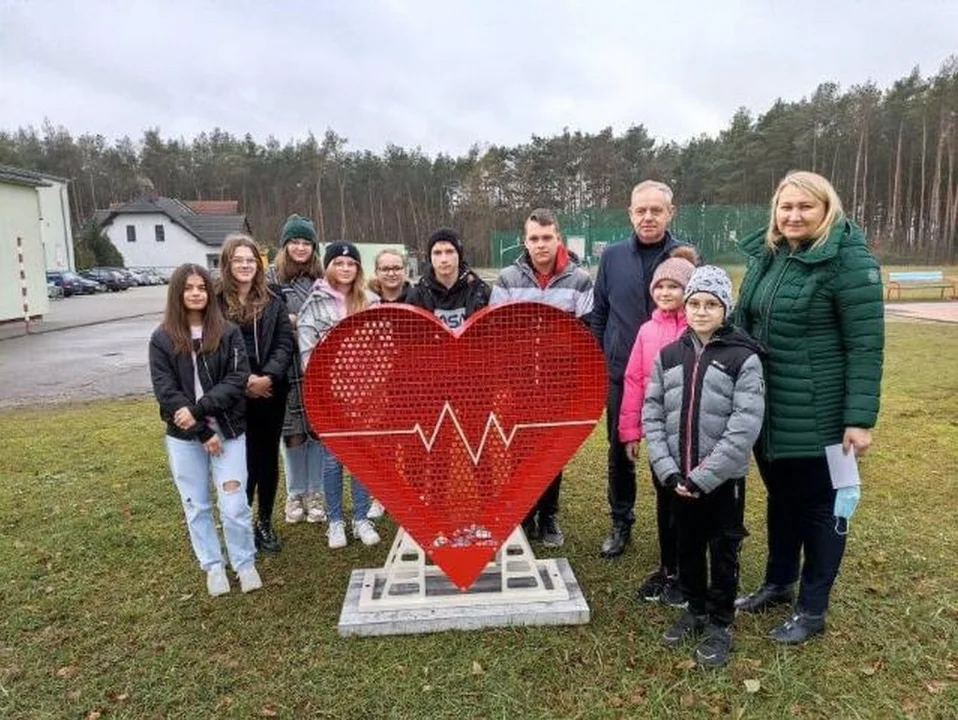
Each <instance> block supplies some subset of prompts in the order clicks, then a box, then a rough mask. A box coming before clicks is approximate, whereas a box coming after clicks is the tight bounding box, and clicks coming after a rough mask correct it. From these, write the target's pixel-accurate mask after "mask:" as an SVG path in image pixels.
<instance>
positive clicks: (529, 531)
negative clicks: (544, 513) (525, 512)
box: [522, 515, 539, 542]
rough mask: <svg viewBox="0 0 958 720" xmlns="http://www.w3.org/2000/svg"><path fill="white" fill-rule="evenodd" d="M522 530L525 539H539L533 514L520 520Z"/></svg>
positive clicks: (530, 540) (531, 540)
mask: <svg viewBox="0 0 958 720" xmlns="http://www.w3.org/2000/svg"><path fill="white" fill-rule="evenodd" d="M522 532H524V533H525V534H526V540H528V541H529V542H533V541H535V540H538V539H539V527H538V526H537V525H536V516H535V515H530V516H529V517H527V518H526V519H525V520H523V521H522Z"/></svg>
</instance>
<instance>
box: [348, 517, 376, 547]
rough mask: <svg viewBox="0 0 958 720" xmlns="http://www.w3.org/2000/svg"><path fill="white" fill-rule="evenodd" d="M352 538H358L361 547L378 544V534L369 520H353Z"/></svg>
mask: <svg viewBox="0 0 958 720" xmlns="http://www.w3.org/2000/svg"><path fill="white" fill-rule="evenodd" d="M353 537H354V538H359V539H360V540H361V541H362V543H363V545H375V544H377V543H378V542H379V540H380V538H379V533H378V532H376V528H375V527H373V524H372V522H371V521H369V520H353Z"/></svg>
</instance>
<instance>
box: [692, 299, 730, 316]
mask: <svg viewBox="0 0 958 720" xmlns="http://www.w3.org/2000/svg"><path fill="white" fill-rule="evenodd" d="M685 307H687V308H688V309H689V310H691V311H692V312H698V311H699V310H704V311H705V312H709V313H713V312H718V311H719V310H724V309H725V306H724V305H723V304H722V303H720V302H719V301H718V300H689V301H688V302H687V303H685Z"/></svg>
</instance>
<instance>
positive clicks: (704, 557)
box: [675, 478, 746, 627]
mask: <svg viewBox="0 0 958 720" xmlns="http://www.w3.org/2000/svg"><path fill="white" fill-rule="evenodd" d="M675 514H676V520H677V521H678V531H679V587H680V588H681V590H682V594H683V595H684V596H685V599H686V600H688V602H689V612H691V613H693V614H694V615H708V618H709V622H711V623H713V624H715V625H720V626H723V627H728V626H729V625H731V624H732V620H733V619H734V618H735V594H736V592H737V591H738V553H739V548H740V547H741V545H742V538H744V537H745V535H746V533H745V525H744V521H745V479H744V478H737V479H735V480H728V481H726V482H725V483H723V484H722V485H719V486H718V487H717V488H716V489H715V490H713V491H712V492H710V493H709V494H707V495H704V494H703V495H700V496H699V497H698V498H695V499H692V500H689V499H686V498H682V497H678V496H676V502H675Z"/></svg>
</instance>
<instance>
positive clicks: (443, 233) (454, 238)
mask: <svg viewBox="0 0 958 720" xmlns="http://www.w3.org/2000/svg"><path fill="white" fill-rule="evenodd" d="M437 242H447V243H451V244H452V246H453V247H454V248H456V252H457V253H459V262H462V261H463V254H462V238H461V237H459V233H457V232H456V231H455V230H453V229H452V228H447V227H441V228H439V229H438V230H436V231H435V232H434V233H433V234H432V235H430V236H429V242H428V243H426V254H427V255H432V247H433V245H435V244H436V243H437Z"/></svg>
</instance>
